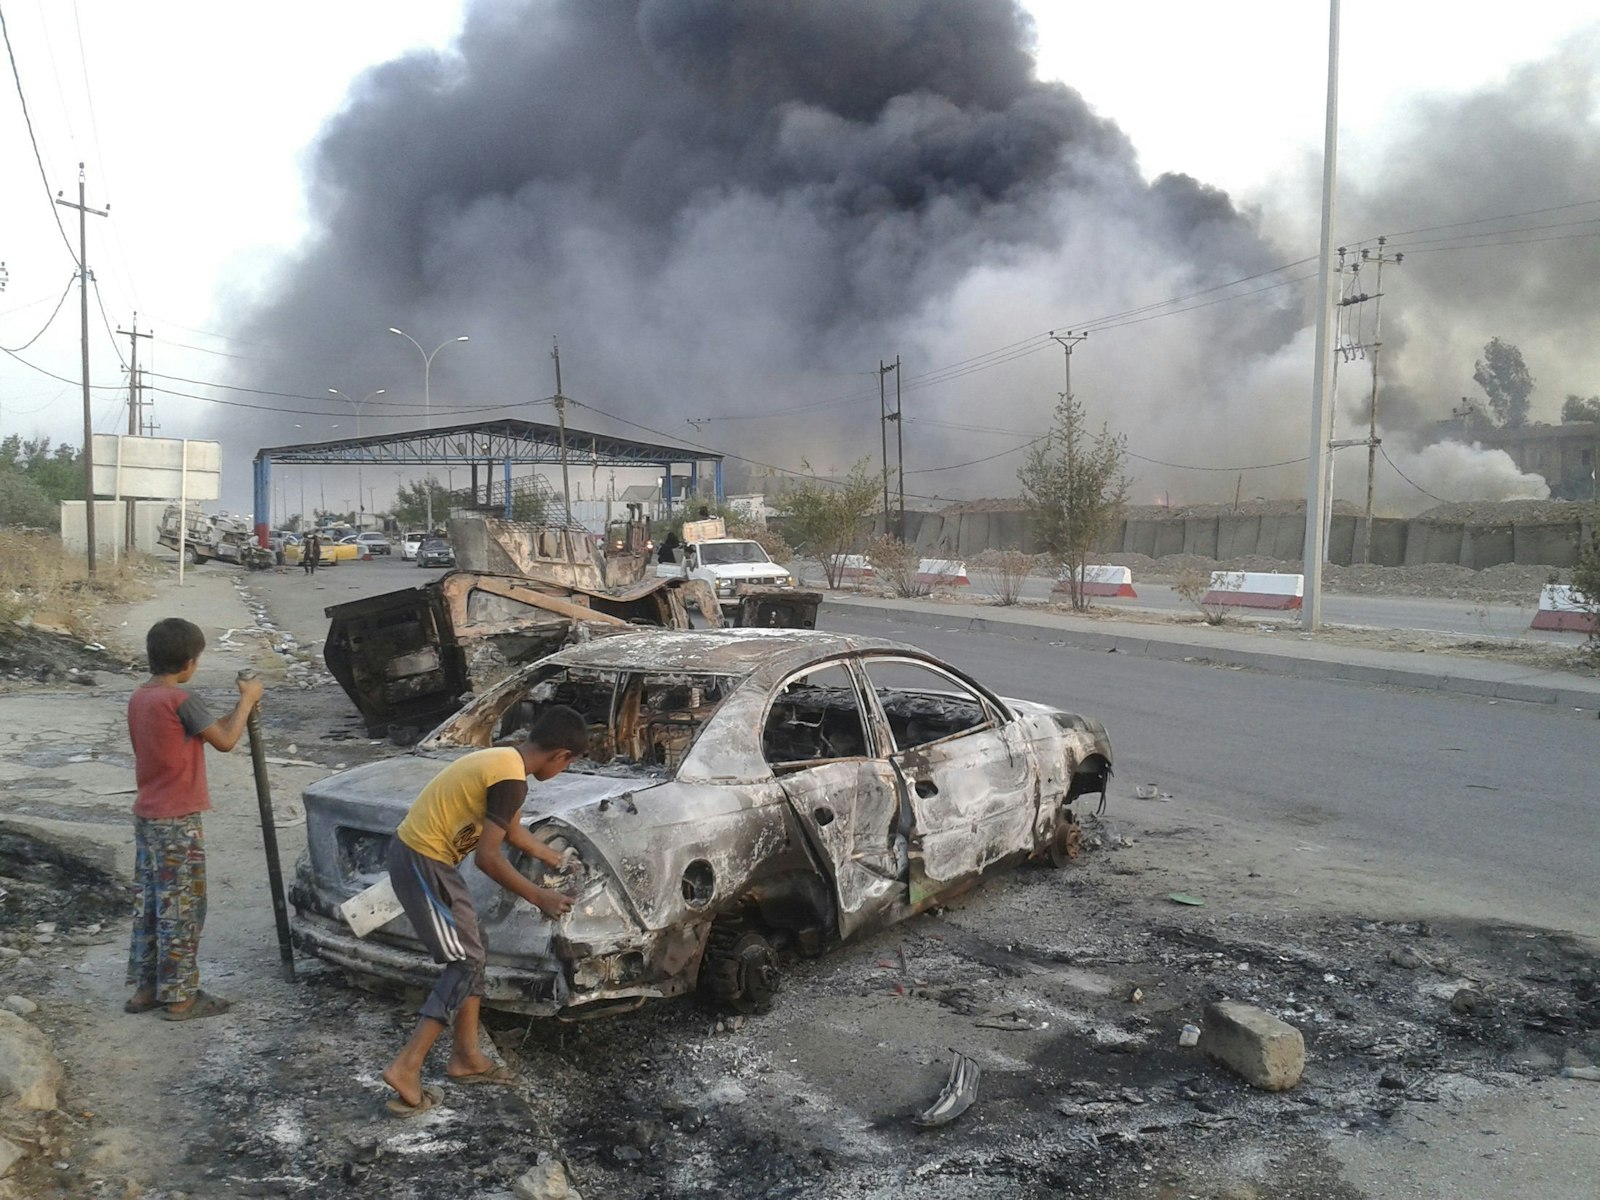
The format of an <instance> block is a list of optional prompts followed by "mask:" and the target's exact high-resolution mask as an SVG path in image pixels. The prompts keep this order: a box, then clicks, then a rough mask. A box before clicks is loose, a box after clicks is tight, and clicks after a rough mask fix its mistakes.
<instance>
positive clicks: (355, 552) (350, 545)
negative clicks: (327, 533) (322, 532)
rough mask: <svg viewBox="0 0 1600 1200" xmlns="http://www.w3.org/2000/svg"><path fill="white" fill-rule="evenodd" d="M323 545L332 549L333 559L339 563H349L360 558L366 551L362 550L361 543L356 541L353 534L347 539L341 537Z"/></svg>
mask: <svg viewBox="0 0 1600 1200" xmlns="http://www.w3.org/2000/svg"><path fill="white" fill-rule="evenodd" d="M323 544H324V545H326V546H331V547H332V548H333V552H334V557H336V558H337V559H338V560H339V561H340V562H350V561H351V560H353V559H357V558H360V557H361V556H362V555H363V554H365V553H366V551H365V550H364V549H362V546H361V543H360V542H358V541H356V535H355V534H353V533H352V534H350V535H348V536H347V537H342V538H339V539H337V540H335V541H328V542H324V543H323Z"/></svg>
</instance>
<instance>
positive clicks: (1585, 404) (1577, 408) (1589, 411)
mask: <svg viewBox="0 0 1600 1200" xmlns="http://www.w3.org/2000/svg"><path fill="white" fill-rule="evenodd" d="M1579 421H1600V396H1590V397H1589V398H1588V399H1587V400H1585V399H1584V398H1583V397H1582V396H1574V395H1572V394H1571V393H1568V395H1567V402H1566V403H1565V404H1563V405H1562V406H1561V423H1562V424H1563V425H1575V424H1577V423H1578V422H1579Z"/></svg>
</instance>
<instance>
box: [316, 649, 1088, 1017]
mask: <svg viewBox="0 0 1600 1200" xmlns="http://www.w3.org/2000/svg"><path fill="white" fill-rule="evenodd" d="M546 704H565V705H569V706H571V707H573V708H575V709H577V710H578V711H579V712H581V713H583V714H584V715H585V717H586V718H587V720H588V722H589V725H590V732H591V746H590V757H589V760H588V761H585V762H581V763H577V764H574V766H573V768H572V769H570V770H569V771H568V772H567V773H566V774H564V775H561V776H558V777H557V778H555V779H553V780H551V781H550V782H548V783H544V784H539V785H536V786H534V787H533V788H532V789H531V790H530V792H529V796H528V801H527V804H526V806H525V808H524V810H523V814H522V820H523V821H524V822H525V824H527V825H528V827H529V828H530V829H531V830H532V831H533V833H534V835H535V836H536V837H539V838H541V839H544V840H546V841H548V842H549V843H550V844H552V845H554V846H555V847H556V848H558V849H565V848H566V847H568V846H570V847H573V848H575V849H576V850H577V852H578V854H579V856H580V857H581V859H582V870H581V872H577V873H575V876H574V877H572V878H571V879H570V881H568V883H567V885H568V886H569V888H570V889H571V892H572V894H574V895H575V903H574V906H573V909H572V911H571V913H570V914H568V915H567V916H565V917H563V918H562V919H560V920H559V921H556V922H550V921H547V920H545V919H544V918H543V917H542V916H541V915H540V914H539V913H538V911H537V910H536V909H534V908H533V907H532V906H530V905H529V904H527V903H526V902H525V901H523V900H521V899H519V898H517V897H514V896H512V895H511V894H510V893H508V892H506V891H504V890H503V889H501V888H499V887H498V886H497V885H495V884H494V883H493V882H491V881H490V880H489V879H488V878H486V877H485V876H483V875H482V874H481V873H480V872H478V871H477V869H476V867H475V865H474V864H473V862H472V861H471V860H470V859H469V860H468V861H467V862H466V863H463V864H462V874H463V876H464V877H465V879H466V880H467V882H468V885H469V886H470V887H471V889H472V891H473V895H474V900H475V901H476V903H477V905H478V911H479V914H480V917H481V920H482V925H483V932H484V940H485V942H486V943H487V945H488V949H489V962H488V970H487V973H486V977H485V989H486V991H485V1003H487V1004H489V1005H490V1006H492V1007H497V1008H502V1009H509V1010H513V1011H517V1012H523V1013H533V1014H557V1015H561V1016H572V1017H577V1016H586V1015H590V1014H594V1013H598V1012H603V1011H608V1010H612V1009H616V1008H632V1007H637V1006H638V1005H640V1004H643V1003H644V1001H645V1000H647V999H649V998H652V997H662V996H675V995H679V994H682V993H684V992H688V991H690V990H692V989H693V988H695V987H696V985H697V984H698V986H699V987H700V988H701V990H702V991H704V992H705V993H706V994H707V995H708V996H709V997H710V998H711V999H713V1000H714V1001H717V1002H720V1003H723V1004H726V1005H729V1006H731V1007H734V1008H738V1009H740V1010H744V1011H750V1010H759V1009H762V1008H764V1007H765V1006H767V1005H768V1004H770V1003H771V1001H772V998H773V995H774V993H775V991H776V989H777V986H778V979H779V961H780V960H779V955H780V954H781V953H783V952H785V951H787V950H794V951H797V952H799V953H802V954H814V953H818V952H820V951H821V950H823V949H825V948H827V947H828V946H829V945H831V944H833V943H835V942H839V941H843V940H845V939H847V938H851V937H855V936H857V935H859V934H862V933H864V932H867V931H870V930H873V929H876V928H880V927H882V926H885V925H889V924H892V923H893V922H895V921H899V920H902V919H904V918H905V917H908V916H911V915H913V914H915V913H917V912H920V911H922V910H924V909H926V908H927V907H929V906H930V905H933V904H936V903H938V902H939V901H940V900H942V899H946V898H948V897H950V896H951V895H952V894H954V893H956V892H959V891H961V890H963V889H964V888H966V887H969V886H970V885H972V884H973V883H974V882H975V881H976V880H977V879H978V878H979V877H980V876H981V875H983V873H984V872H986V871H989V870H992V869H994V868H996V867H998V866H1002V865H1004V864H1008V863H1014V862H1018V861H1020V860H1023V859H1027V858H1038V859H1046V860H1049V861H1052V862H1055V863H1057V864H1058V865H1059V864H1060V863H1061V862H1063V861H1064V860H1065V858H1066V856H1067V854H1068V853H1069V852H1070V851H1072V850H1073V849H1075V839H1076V834H1077V826H1076V824H1075V818H1074V816H1073V811H1072V805H1073V802H1074V801H1075V800H1076V799H1077V798H1078V797H1080V796H1083V795H1086V794H1093V795H1098V796H1100V797H1101V799H1102V802H1103V800H1104V795H1105V789H1106V784H1107V781H1108V779H1109V777H1110V774H1111V746H1110V743H1109V741H1108V740H1107V737H1106V732H1105V728H1104V726H1102V725H1101V724H1099V723H1098V722H1096V721H1093V720H1090V719H1087V718H1085V717H1080V716H1076V715H1074V714H1071V713H1066V712H1060V711H1058V710H1055V709H1052V708H1048V707H1045V706H1043V705H1039V704H1033V703H1028V702H1024V701H1017V700H1005V699H1001V698H1000V697H998V696H995V695H994V694H993V693H991V692H989V691H988V690H987V689H986V688H984V687H983V686H982V685H980V684H978V683H976V682H974V681H973V680H971V679H970V678H968V677H967V676H965V675H963V674H962V673H961V672H959V671H957V670H955V669H954V668H952V667H950V666H947V665H945V664H944V663H942V662H940V661H939V660H937V659H935V658H933V657H932V656H931V655H928V654H926V653H924V652H923V651H921V650H917V649H915V648H913V647H910V646H904V645H900V644H897V643H894V642H889V641H882V640H879V639H875V638H856V637H846V636H840V635H836V634H831V633H822V632H815V631H809V630H770V631H769V630H754V629H751V630H725V631H706V632H664V633H661V632H657V633H639V634H623V635H618V636H614V637H608V638H604V639H601V640H598V641H595V642H591V643H589V644H587V645H582V646H576V647H572V648H570V649H567V650H564V651H562V652H560V653H558V654H555V655H553V656H551V657H549V658H546V659H543V660H541V661H539V662H537V663H533V664H530V665H528V666H526V667H524V668H522V669H521V670H519V671H518V672H517V673H515V674H513V675H511V676H510V677H508V678H507V679H506V680H505V681H504V682H503V683H501V684H500V685H499V686H498V687H496V688H495V689H494V690H492V691H490V692H487V693H485V694H484V695H481V696H479V697H477V698H476V699H474V700H473V701H471V702H470V703H469V704H467V706H466V707H465V708H463V709H462V710H461V711H460V712H459V713H458V714H457V715H456V716H454V717H452V718H451V719H450V720H448V721H446V722H445V723H444V724H443V725H441V726H440V727H439V728H438V729H436V730H435V731H434V732H433V733H432V734H431V735H429V737H428V738H427V739H425V740H424V741H423V742H422V743H421V744H420V745H419V746H418V747H417V749H416V750H415V751H414V752H412V753H410V754H406V755H402V756H399V757H396V758H391V759H387V760H384V761H381V762H376V763H371V764H368V765H366V766H362V767H358V768H355V769H353V770H350V771H347V772H344V773H342V774H339V775H335V776H332V777H330V778H328V779H324V780H322V781H321V782H319V783H316V784H314V785H312V786H311V787H310V788H308V789H307V790H306V793H305V809H306V817H307V821H308V829H307V833H308V840H309V848H308V850H307V852H306V856H305V857H304V858H302V860H301V862H300V865H299V869H298V871H297V876H296V881H295V886H294V889H293V893H292V900H293V903H294V906H295V920H294V928H295V936H296V939H297V941H298V942H299V944H300V946H301V947H302V948H303V949H305V950H308V951H310V952H312V953H314V954H317V955H320V956H321V957H322V958H324V959H325V960H327V961H329V962H331V963H333V964H336V965H338V966H340V967H342V968H344V969H346V970H347V971H349V972H351V973H352V974H354V975H357V976H367V977H372V976H376V977H378V978H379V979H383V980H387V981H390V982H392V983H411V984H425V983H429V982H431V979H432V977H433V974H434V971H435V968H434V967H433V965H432V964H431V963H430V962H429V960H428V958H427V955H426V953H425V951H424V950H423V949H422V947H421V946H420V944H419V943H418V942H416V941H415V940H414V939H413V937H412V936H411V930H410V927H409V925H408V924H407V922H406V920H405V918H404V917H403V916H402V917H399V918H397V919H394V920H390V921H389V922H388V923H387V924H385V925H383V926H382V927H381V928H379V929H378V930H376V931H375V932H373V933H371V934H370V935H369V936H368V937H366V938H364V939H363V938H357V937H356V936H355V935H354V934H353V933H352V932H351V930H350V929H349V928H348V927H346V925H345V924H344V923H343V921H342V920H341V919H340V915H339V911H340V910H339V906H340V904H341V903H342V902H344V901H345V900H346V899H347V898H349V897H351V896H353V895H355V894H356V893H358V892H361V891H363V890H364V889H366V888H368V887H369V886H371V885H373V884H374V883H376V882H378V881H379V880H380V878H381V873H382V871H383V866H382V864H383V862H384V853H385V850H386V848H387V845H388V841H389V838H390V836H391V834H392V833H393V832H394V829H395V826H396V825H397V824H398V823H399V821H400V819H401V817H402V816H403V815H404V814H405V812H406V808H407V806H408V805H409V804H410V803H411V801H412V800H413V799H414V798H415V797H416V795H417V794H418V792H419V791H420V790H421V789H422V787H423V785H424V784H425V783H426V782H427V781H428V779H430V778H431V777H432V775H433V774H434V773H435V772H436V771H438V770H439V768H440V766H441V765H442V763H443V762H444V761H446V760H448V759H449V758H451V757H453V756H455V755H458V754H461V753H464V752H465V751H466V750H469V749H474V748H479V747H483V746H488V745H490V744H491V743H492V742H493V741H495V740H496V739H497V738H502V737H506V736H508V735H511V734H514V733H515V732H516V731H517V730H518V729H520V728H525V727H526V726H527V724H528V722H529V720H530V719H531V717H532V716H533V714H535V713H536V712H537V711H538V710H539V708H540V707H541V706H543V705H546ZM513 861H514V862H515V863H516V865H517V868H518V869H519V870H522V871H524V872H527V873H528V874H529V877H530V878H539V879H540V881H541V882H542V883H544V884H545V885H547V886H562V884H563V881H564V880H567V878H568V877H558V876H545V875H544V874H543V873H544V872H545V871H547V870H548V868H545V867H544V866H542V865H541V864H539V863H536V862H531V861H528V860H526V859H520V856H519V859H514V860H513ZM535 873H538V874H537V875H536V874H535Z"/></svg>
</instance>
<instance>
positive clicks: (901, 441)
mask: <svg viewBox="0 0 1600 1200" xmlns="http://www.w3.org/2000/svg"><path fill="white" fill-rule="evenodd" d="M900 411H901V410H900V356H899V355H898V354H896V355H895V356H894V470H895V475H896V477H897V479H896V482H897V483H898V484H899V485H900V518H899V520H897V521H896V522H895V530H894V535H895V537H896V538H897V539H899V541H900V544H901V545H902V546H903V545H905V541H906V423H905V422H904V421H902V420H901V419H900Z"/></svg>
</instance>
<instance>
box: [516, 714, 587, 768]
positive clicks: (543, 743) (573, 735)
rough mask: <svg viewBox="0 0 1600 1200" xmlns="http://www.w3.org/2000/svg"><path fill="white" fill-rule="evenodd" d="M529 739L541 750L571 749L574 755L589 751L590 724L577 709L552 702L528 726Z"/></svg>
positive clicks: (581, 754) (576, 756)
mask: <svg viewBox="0 0 1600 1200" xmlns="http://www.w3.org/2000/svg"><path fill="white" fill-rule="evenodd" d="M528 741H529V742H531V743H532V744H533V745H535V746H537V747H538V748H539V749H540V750H570V751H571V752H572V757H574V758H582V757H583V756H584V755H585V754H587V753H588V752H589V725H588V722H586V721H585V720H584V719H583V717H582V715H580V714H579V713H578V711H577V710H576V709H571V708H568V707H567V706H566V705H565V704H552V705H551V706H550V707H549V708H546V709H544V710H542V711H541V712H540V713H539V715H538V716H537V717H535V718H534V719H533V724H532V725H530V726H528Z"/></svg>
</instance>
